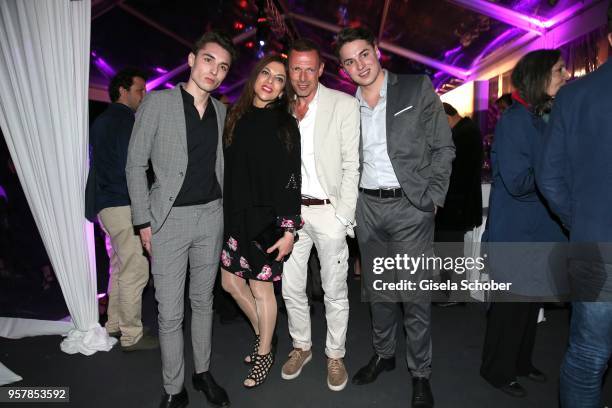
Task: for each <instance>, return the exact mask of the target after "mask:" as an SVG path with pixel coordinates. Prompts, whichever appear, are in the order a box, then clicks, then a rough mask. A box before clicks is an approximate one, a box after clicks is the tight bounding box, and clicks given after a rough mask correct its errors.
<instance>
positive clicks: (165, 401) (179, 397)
mask: <svg viewBox="0 0 612 408" xmlns="http://www.w3.org/2000/svg"><path fill="white" fill-rule="evenodd" d="M188 404H189V397H188V396H187V390H186V389H185V388H183V389H182V390H181V392H179V393H178V394H166V393H165V392H164V393H163V394H162V399H161V402H160V404H159V408H184V407H186V406H187V405H188Z"/></svg>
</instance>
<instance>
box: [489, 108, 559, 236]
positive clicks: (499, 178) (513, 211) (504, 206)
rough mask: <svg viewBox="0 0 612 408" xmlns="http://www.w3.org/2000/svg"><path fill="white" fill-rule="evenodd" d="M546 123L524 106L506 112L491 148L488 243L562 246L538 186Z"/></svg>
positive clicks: (557, 229) (557, 225)
mask: <svg viewBox="0 0 612 408" xmlns="http://www.w3.org/2000/svg"><path fill="white" fill-rule="evenodd" d="M545 128H546V123H545V122H544V120H543V119H542V118H539V117H537V116H535V115H533V114H532V113H531V112H529V111H528V110H527V108H525V107H524V106H523V105H521V104H520V103H518V102H517V103H514V104H513V105H512V106H511V107H510V108H508V109H507V110H506V112H504V114H503V116H502V117H501V119H500V120H499V122H498V124H497V127H496V128H495V139H494V140H493V146H492V148H491V165H492V169H493V185H492V187H491V188H492V189H491V198H490V202H489V224H488V240H489V241H490V242H563V241H566V237H565V235H564V233H563V229H562V227H561V224H560V222H559V220H558V219H557V217H556V216H554V215H553V214H552V212H551V211H550V210H549V209H548V207H547V204H546V202H545V200H544V198H543V197H542V195H541V194H540V192H539V191H538V188H537V187H536V182H535V171H534V169H535V167H536V159H537V158H538V157H539V152H540V150H541V148H542V141H543V133H544V130H545Z"/></svg>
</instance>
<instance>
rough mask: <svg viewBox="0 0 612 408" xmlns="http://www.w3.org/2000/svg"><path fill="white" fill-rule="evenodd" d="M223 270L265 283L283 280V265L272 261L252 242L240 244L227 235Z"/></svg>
mask: <svg viewBox="0 0 612 408" xmlns="http://www.w3.org/2000/svg"><path fill="white" fill-rule="evenodd" d="M221 265H222V266H223V269H225V270H226V271H228V272H232V273H233V274H235V275H236V276H239V277H241V278H243V279H254V280H260V281H265V282H276V281H278V280H281V275H282V273H283V263H282V262H277V261H275V260H270V259H269V258H268V257H267V256H266V254H264V253H263V252H262V251H261V250H259V249H258V248H257V247H256V246H255V244H254V243H252V242H239V241H238V240H237V239H236V238H234V237H232V236H231V235H226V236H225V237H224V240H223V250H222V251H221Z"/></svg>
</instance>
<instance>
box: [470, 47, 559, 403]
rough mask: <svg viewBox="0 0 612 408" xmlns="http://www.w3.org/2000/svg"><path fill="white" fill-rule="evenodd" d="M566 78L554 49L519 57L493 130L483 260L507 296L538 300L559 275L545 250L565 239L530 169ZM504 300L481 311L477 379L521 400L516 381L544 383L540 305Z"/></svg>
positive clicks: (528, 300)
mask: <svg viewBox="0 0 612 408" xmlns="http://www.w3.org/2000/svg"><path fill="white" fill-rule="evenodd" d="M568 78H569V74H568V73H567V71H566V70H565V63H564V62H563V59H562V58H561V53H560V52H559V51H558V50H537V51H532V52H530V53H529V54H527V55H525V56H524V57H523V58H521V60H520V61H519V62H518V63H517V65H516V67H515V68H514V71H513V72H512V85H513V86H514V87H515V89H516V91H515V92H514V94H513V98H514V100H515V102H514V103H513V104H512V106H510V107H509V108H508V109H507V110H506V111H505V112H504V114H503V115H502V117H501V119H500V121H499V122H498V123H497V127H496V129H495V139H494V142H493V148H492V151H491V161H492V167H493V186H492V189H491V199H490V204H489V225H488V241H489V242H492V243H494V244H490V248H489V261H490V266H491V277H492V278H493V279H494V280H496V281H498V282H512V289H513V295H514V294H519V295H526V296H528V295H531V296H537V295H542V294H543V293H542V292H543V290H544V289H545V285H546V283H547V282H548V279H549V273H560V271H559V270H558V267H557V265H555V263H554V262H552V259H556V258H555V257H553V254H552V252H551V253H548V252H546V251H545V248H548V246H547V244H545V243H551V242H564V241H566V237H565V234H564V232H563V229H562V227H561V224H560V223H559V221H558V219H557V218H556V217H555V216H553V215H552V213H551V212H550V210H549V209H548V207H547V205H546V202H545V201H544V199H543V198H542V196H541V194H540V192H539V190H538V188H537V186H536V184H535V176H534V169H535V167H536V159H537V157H539V154H538V153H539V150H540V148H541V144H542V137H543V132H544V129H545V126H546V122H545V120H546V117H547V115H548V112H549V111H550V107H551V105H552V100H553V98H554V96H555V95H556V93H557V91H558V90H559V88H560V87H561V86H562V85H563V84H565V81H566V80H567V79H568ZM533 243H538V244H533ZM494 249H495V250H494ZM504 295H506V294H500V295H498V296H497V297H494V298H493V300H494V301H496V302H494V303H492V304H491V307H490V309H489V314H488V320H487V329H486V334H485V341H484V347H483V354H482V365H481V367H480V373H481V375H482V376H483V378H484V379H485V380H487V381H488V382H489V383H490V384H491V385H493V386H494V387H496V388H499V389H500V390H501V391H503V392H505V393H507V394H509V395H511V396H514V397H524V396H525V395H526V391H525V389H524V388H523V386H522V385H521V384H519V383H518V381H517V377H527V378H529V379H531V380H533V381H537V382H544V381H545V380H546V376H545V375H544V374H543V373H542V372H540V371H539V370H538V369H537V368H535V367H534V365H533V363H532V358H531V357H532V352H533V345H534V342H535V333H536V324H537V316H538V310H539V308H540V304H539V303H536V302H533V300H534V299H535V298H526V299H523V302H521V303H518V302H507V300H508V299H506V298H502V296H504ZM506 296H507V295H506ZM511 299H515V298H514V297H512V298H511ZM504 300H506V302H504Z"/></svg>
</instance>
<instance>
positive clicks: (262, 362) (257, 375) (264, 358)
mask: <svg viewBox="0 0 612 408" xmlns="http://www.w3.org/2000/svg"><path fill="white" fill-rule="evenodd" d="M272 364H274V355H273V353H272V352H269V353H268V354H263V355H262V354H257V356H255V362H254V363H253V366H252V367H251V369H250V370H249V375H248V376H247V378H245V381H247V380H253V381H254V384H253V385H247V384H243V385H244V386H245V387H246V388H255V387H257V386H259V385H261V384H263V383H264V381H266V378H268V374H269V373H270V368H272Z"/></svg>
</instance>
